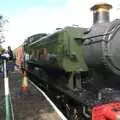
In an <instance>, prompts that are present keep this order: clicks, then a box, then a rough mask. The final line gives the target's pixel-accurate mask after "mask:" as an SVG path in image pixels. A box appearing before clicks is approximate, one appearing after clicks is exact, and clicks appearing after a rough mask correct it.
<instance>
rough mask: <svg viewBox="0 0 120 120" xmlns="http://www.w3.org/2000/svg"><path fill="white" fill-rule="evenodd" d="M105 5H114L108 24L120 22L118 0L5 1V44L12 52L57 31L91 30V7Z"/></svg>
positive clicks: (3, 10) (3, 12)
mask: <svg viewBox="0 0 120 120" xmlns="http://www.w3.org/2000/svg"><path fill="white" fill-rule="evenodd" d="M99 2H107V3H110V4H112V5H113V9H112V10H111V11H110V12H111V14H110V15H111V20H113V19H115V18H120V9H119V8H120V0H4V1H2V3H1V4H0V12H1V14H2V15H3V16H5V18H7V19H8V20H9V24H8V27H7V29H8V32H7V34H6V42H5V43H4V44H2V45H3V46H4V47H7V46H8V45H10V46H11V47H12V49H14V48H16V47H18V46H19V45H20V44H22V43H23V41H24V40H25V39H26V38H27V37H28V36H30V35H33V34H36V33H52V32H54V31H55V29H56V28H58V27H61V28H63V27H65V26H72V25H73V24H76V25H79V26H80V27H90V26H91V25H92V12H91V11H90V8H91V6H93V5H94V4H95V3H99Z"/></svg>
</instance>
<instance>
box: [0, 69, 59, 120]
mask: <svg viewBox="0 0 120 120" xmlns="http://www.w3.org/2000/svg"><path fill="white" fill-rule="evenodd" d="M21 81H22V74H20V72H19V71H18V70H15V71H13V72H11V73H10V74H9V83H10V93H11V98H12V103H13V111H14V119H15V120H61V119H60V117H59V115H58V114H57V113H56V112H55V110H54V109H53V108H52V107H51V105H50V104H49V103H48V102H47V100H46V99H45V97H43V95H42V94H41V93H40V92H39V91H38V90H36V89H35V88H34V87H33V86H32V85H31V84H30V82H29V92H28V93H22V92H21V91H20V86H21ZM3 83H4V82H3V78H2V77H1V78H0V101H1V102H0V120H5V119H4V112H5V111H4V84H3Z"/></svg>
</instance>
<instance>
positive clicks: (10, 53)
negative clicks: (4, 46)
mask: <svg viewBox="0 0 120 120" xmlns="http://www.w3.org/2000/svg"><path fill="white" fill-rule="evenodd" d="M8 54H9V56H10V57H9V60H13V52H12V50H11V47H10V46H8Z"/></svg>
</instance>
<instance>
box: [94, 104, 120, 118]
mask: <svg viewBox="0 0 120 120" xmlns="http://www.w3.org/2000/svg"><path fill="white" fill-rule="evenodd" d="M92 120H120V102H114V103H109V104H102V105H98V106H95V107H94V108H93V109H92Z"/></svg>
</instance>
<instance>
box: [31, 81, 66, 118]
mask: <svg viewBox="0 0 120 120" xmlns="http://www.w3.org/2000/svg"><path fill="white" fill-rule="evenodd" d="M29 81H30V80H29ZM30 83H31V84H32V85H33V86H34V87H35V88H36V89H37V90H38V91H40V92H41V93H42V94H43V96H44V97H45V98H46V99H47V101H48V102H49V103H50V104H51V106H52V107H53V109H54V110H55V111H56V112H57V114H58V115H59V116H60V118H61V119H62V120H68V119H67V118H66V117H65V116H64V115H63V113H62V112H61V111H60V110H59V109H58V108H57V107H56V105H55V104H54V103H53V102H52V101H51V100H50V98H49V97H48V96H47V95H46V94H45V93H44V92H43V91H42V90H41V89H40V88H39V87H38V86H36V85H35V84H34V83H33V82H32V81H30Z"/></svg>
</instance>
